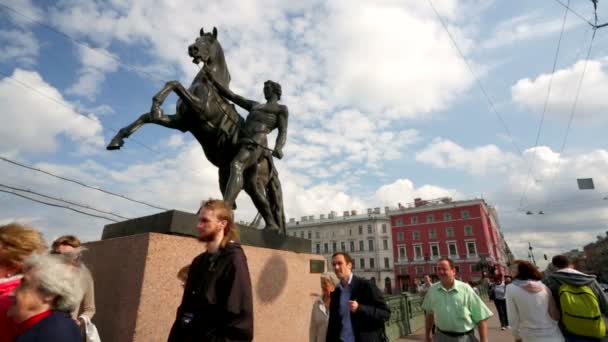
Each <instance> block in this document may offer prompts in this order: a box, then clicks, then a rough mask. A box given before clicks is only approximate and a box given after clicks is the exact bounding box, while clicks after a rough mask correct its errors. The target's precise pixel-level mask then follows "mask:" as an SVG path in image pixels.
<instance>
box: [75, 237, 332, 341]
mask: <svg viewBox="0 0 608 342" xmlns="http://www.w3.org/2000/svg"><path fill="white" fill-rule="evenodd" d="M104 236H105V239H104V240H101V241H95V242H90V243H87V244H86V246H87V248H88V251H87V252H86V253H85V257H84V262H85V263H86V264H87V266H88V267H89V268H90V270H91V272H92V274H93V277H94V279H95V299H96V306H97V313H96V314H95V317H94V319H93V322H94V323H95V324H96V325H97V328H98V329H99V333H100V336H101V340H102V341H112V342H161V341H162V342H165V341H166V340H167V337H168V335H169V330H170V328H171V325H172V324H173V321H174V319H175V313H176V310H177V307H178V305H179V303H180V301H181V297H182V293H183V288H182V285H181V283H180V281H179V280H178V279H177V272H178V270H179V269H180V268H181V267H183V266H186V265H188V264H190V262H191V261H192V259H193V258H194V257H195V256H196V255H198V254H200V253H201V252H203V251H204V245H203V244H202V243H200V242H199V241H197V240H196V239H195V238H193V237H188V236H176V235H168V234H157V233H142V234H135V235H130V236H122V237H115V238H108V236H107V235H106V233H105V232H104ZM243 249H244V251H245V255H246V256H247V261H248V265H249V270H250V274H251V282H252V290H253V291H252V292H253V306H254V336H255V337H254V341H259V342H274V341H281V342H282V341H289V342H308V338H309V337H308V329H309V324H310V312H311V309H312V305H313V302H314V300H315V296H316V295H319V293H320V281H319V274H318V273H311V261H316V262H317V263H322V262H323V257H322V256H319V255H313V254H304V253H296V252H292V251H284V250H277V249H269V248H260V247H253V246H247V245H245V246H243ZM309 251H310V249H309ZM317 265H318V264H317ZM317 271H318V270H317ZM315 272H316V271H315Z"/></svg>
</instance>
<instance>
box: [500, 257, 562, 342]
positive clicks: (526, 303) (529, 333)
mask: <svg viewBox="0 0 608 342" xmlns="http://www.w3.org/2000/svg"><path fill="white" fill-rule="evenodd" d="M511 272H512V273H513V275H514V277H515V279H514V280H513V282H512V283H511V284H509V285H507V291H506V301H507V313H508V315H509V321H510V323H511V328H512V329H513V330H512V333H513V336H514V337H515V340H516V341H521V342H563V341H564V336H563V335H562V333H561V331H560V330H559V326H558V321H559V316H560V314H559V310H558V309H557V305H556V304H555V301H554V300H553V296H552V295H551V290H549V288H547V287H546V286H545V285H544V284H543V283H542V282H541V281H540V280H541V279H542V274H541V273H540V272H539V271H538V270H537V269H536V267H535V266H534V265H532V263H530V262H528V261H524V260H516V261H514V262H513V266H512V270H511Z"/></svg>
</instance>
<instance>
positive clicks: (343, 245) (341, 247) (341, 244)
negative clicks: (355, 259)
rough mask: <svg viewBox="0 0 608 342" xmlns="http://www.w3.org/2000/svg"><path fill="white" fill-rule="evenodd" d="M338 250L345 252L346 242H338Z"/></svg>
mask: <svg viewBox="0 0 608 342" xmlns="http://www.w3.org/2000/svg"><path fill="white" fill-rule="evenodd" d="M340 250H341V251H342V252H346V242H344V241H342V242H340Z"/></svg>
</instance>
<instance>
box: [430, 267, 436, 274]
mask: <svg viewBox="0 0 608 342" xmlns="http://www.w3.org/2000/svg"><path fill="white" fill-rule="evenodd" d="M431 274H437V266H431Z"/></svg>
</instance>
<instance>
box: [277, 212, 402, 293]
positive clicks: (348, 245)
mask: <svg viewBox="0 0 608 342" xmlns="http://www.w3.org/2000/svg"><path fill="white" fill-rule="evenodd" d="M287 234H289V235H291V236H297V237H300V238H305V239H309V240H311V246H312V253H314V254H319V255H322V256H324V257H325V260H327V269H328V270H330V271H331V256H332V254H333V253H335V252H339V251H343V252H347V253H348V254H350V255H351V256H352V258H353V261H354V262H353V272H354V273H355V274H357V275H358V276H361V277H363V278H367V279H373V280H374V281H375V283H376V285H377V286H378V288H379V289H381V290H384V291H385V292H392V289H393V288H394V286H395V279H394V273H393V249H392V238H391V226H390V220H389V217H388V216H387V215H386V208H385V211H384V212H382V211H381V209H380V208H374V209H372V208H370V209H367V212H365V213H357V211H356V210H351V211H345V212H344V213H343V215H342V216H338V215H337V213H336V212H334V211H332V212H330V213H329V214H327V215H324V214H321V215H319V217H315V216H302V217H301V218H300V220H299V221H296V219H294V218H291V219H289V222H288V224H287Z"/></svg>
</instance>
